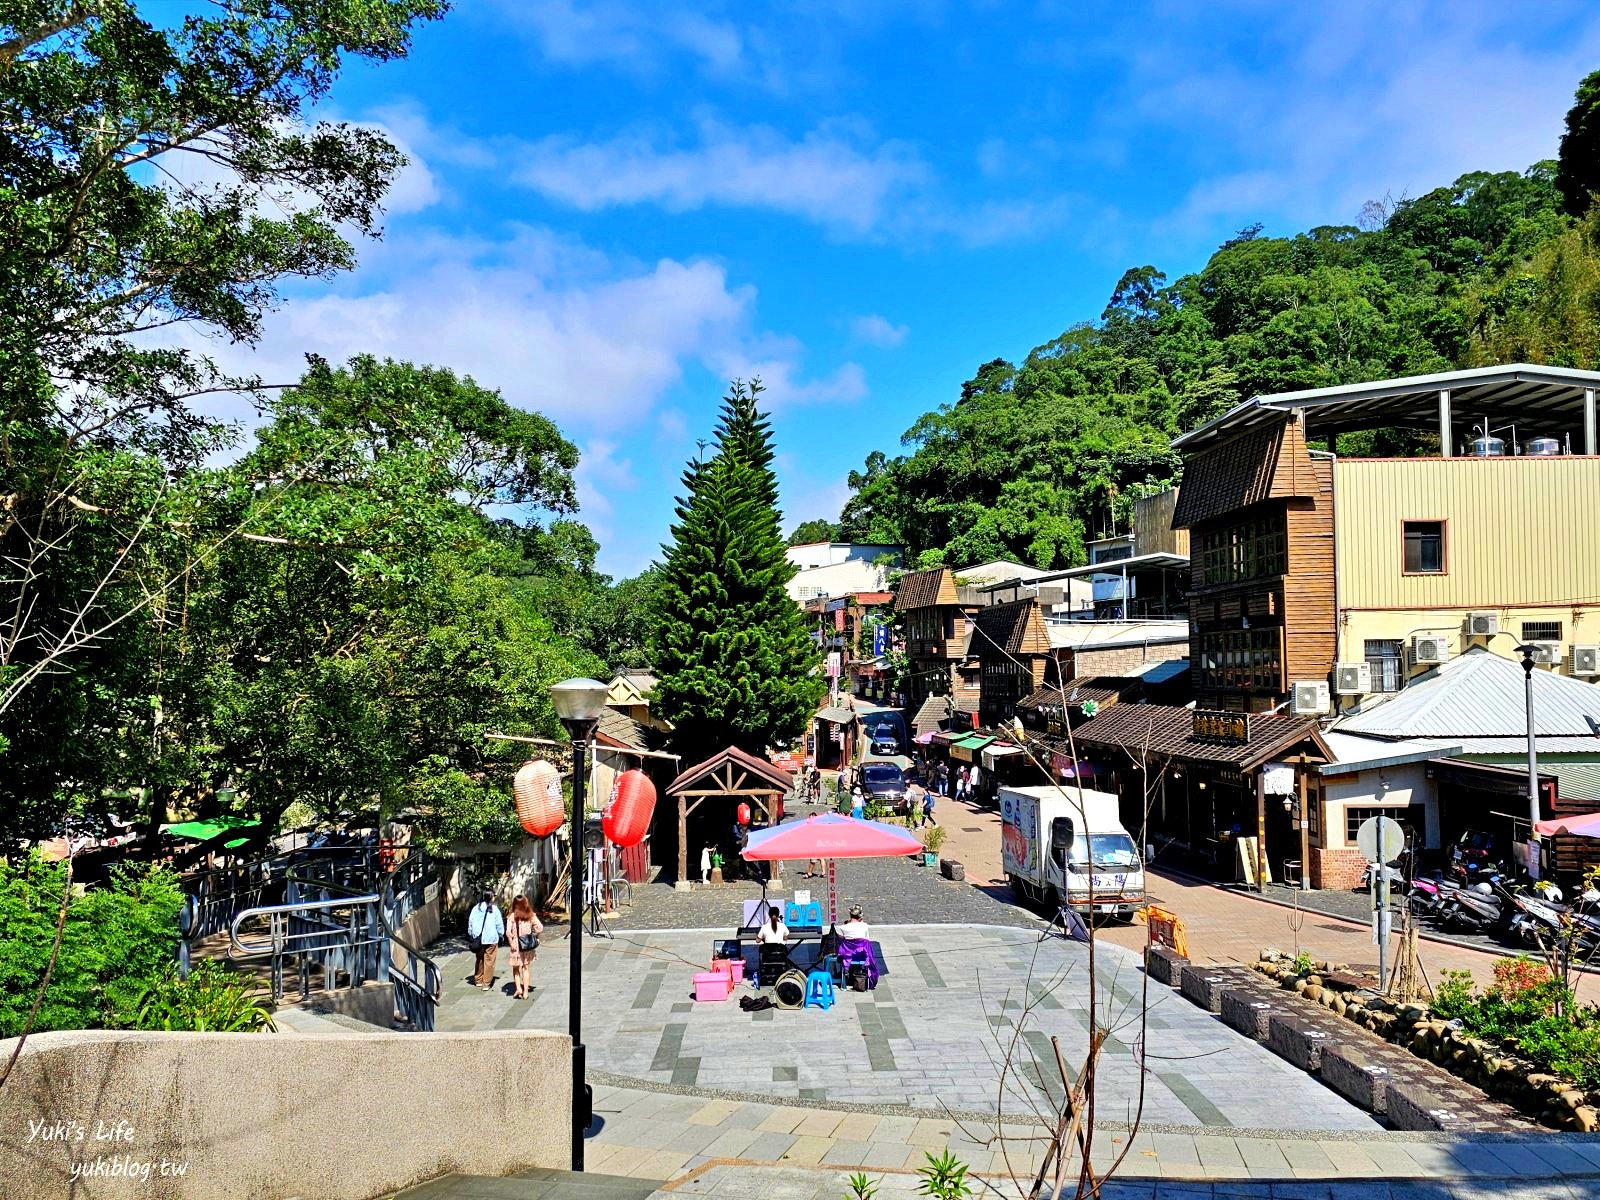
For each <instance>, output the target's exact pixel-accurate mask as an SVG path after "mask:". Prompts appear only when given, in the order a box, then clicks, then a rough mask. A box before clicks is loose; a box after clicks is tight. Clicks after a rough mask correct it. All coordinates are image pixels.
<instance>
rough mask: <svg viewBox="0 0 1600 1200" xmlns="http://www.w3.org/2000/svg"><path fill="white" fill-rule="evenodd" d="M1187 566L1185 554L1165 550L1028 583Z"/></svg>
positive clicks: (1088, 565)
mask: <svg viewBox="0 0 1600 1200" xmlns="http://www.w3.org/2000/svg"><path fill="white" fill-rule="evenodd" d="M1188 565H1189V556H1188V555H1187V554H1171V553H1169V552H1167V551H1165V550H1157V551H1154V552H1152V553H1150V554H1135V555H1133V556H1132V557H1130V558H1108V559H1106V560H1105V561H1103V562H1097V563H1089V564H1087V565H1086V566H1082V567H1069V568H1067V569H1066V570H1065V571H1051V572H1049V573H1048V574H1045V575H1040V576H1039V577H1038V578H1036V579H1030V580H1028V582H1029V583H1050V582H1051V581H1053V580H1056V579H1081V578H1084V577H1085V576H1089V575H1121V574H1122V573H1123V572H1124V571H1138V570H1148V569H1153V568H1156V567H1165V568H1167V569H1168V570H1173V571H1176V570H1182V569H1184V568H1186V567H1188ZM1001 586H1004V585H1001ZM990 590H993V589H990Z"/></svg>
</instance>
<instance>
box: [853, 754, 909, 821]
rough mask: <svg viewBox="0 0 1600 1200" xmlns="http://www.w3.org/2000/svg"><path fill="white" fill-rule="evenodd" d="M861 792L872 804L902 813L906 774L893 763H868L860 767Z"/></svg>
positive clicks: (903, 809) (904, 801) (904, 802)
mask: <svg viewBox="0 0 1600 1200" xmlns="http://www.w3.org/2000/svg"><path fill="white" fill-rule="evenodd" d="M861 790H862V791H864V792H866V794H867V799H868V800H869V801H870V802H871V803H873V804H879V805H882V806H883V807H884V808H889V809H893V810H894V811H895V812H904V811H905V807H906V774H905V772H904V771H902V770H901V769H900V768H899V767H898V766H896V765H895V764H894V763H887V762H869V763H863V764H862V767H861Z"/></svg>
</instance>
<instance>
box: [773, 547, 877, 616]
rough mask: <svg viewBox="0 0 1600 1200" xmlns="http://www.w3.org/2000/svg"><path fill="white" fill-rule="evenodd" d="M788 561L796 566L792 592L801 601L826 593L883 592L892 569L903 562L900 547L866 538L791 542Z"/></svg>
mask: <svg viewBox="0 0 1600 1200" xmlns="http://www.w3.org/2000/svg"><path fill="white" fill-rule="evenodd" d="M788 555H789V561H790V562H792V563H793V564H794V565H795V566H796V567H797V568H799V569H798V570H797V571H796V572H795V576H794V578H793V579H791V580H790V581H789V595H790V597H791V598H792V599H793V600H795V601H797V602H798V603H802V604H803V603H805V602H806V601H807V600H816V599H818V598H819V597H823V596H848V595H851V594H853V593H855V592H881V591H884V590H885V589H886V588H887V587H888V585H889V572H890V571H891V570H893V569H895V568H898V567H899V565H900V547H899V546H884V545H875V544H868V543H864V542H811V543H809V544H807V545H804V546H790V547H789V550H788Z"/></svg>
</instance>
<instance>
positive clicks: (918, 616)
mask: <svg viewBox="0 0 1600 1200" xmlns="http://www.w3.org/2000/svg"><path fill="white" fill-rule="evenodd" d="M976 611H977V606H976V605H974V604H970V603H967V602H965V601H964V600H963V597H962V595H961V589H958V588H957V587H956V580H955V574H954V573H953V572H952V571H951V570H950V569H949V568H948V567H935V568H934V569H932V570H929V571H913V572H911V573H910V574H908V575H905V576H903V577H902V578H901V580H900V589H899V592H898V593H897V595H896V596H895V612H896V613H897V614H898V615H899V616H900V619H901V621H902V622H903V625H904V630H903V632H904V636H905V644H906V661H907V665H908V667H909V668H910V678H909V679H908V680H907V681H906V686H905V700H906V710H907V712H913V713H914V712H916V711H917V709H918V708H920V707H921V705H922V702H923V701H924V700H926V699H927V698H928V697H929V696H930V695H933V696H937V695H948V696H949V697H950V698H951V700H952V702H953V703H954V705H955V707H956V708H957V709H959V710H961V711H964V712H976V711H977V709H978V701H979V697H980V685H979V679H978V664H977V660H976V659H975V658H971V657H969V655H968V654H967V642H968V638H969V635H970V633H971V622H972V618H973V614H974V613H975V612H976Z"/></svg>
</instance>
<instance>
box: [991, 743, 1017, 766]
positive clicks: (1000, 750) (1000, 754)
mask: <svg viewBox="0 0 1600 1200" xmlns="http://www.w3.org/2000/svg"><path fill="white" fill-rule="evenodd" d="M1021 753H1022V747H1021V746H1008V745H1007V744H1006V743H1004V742H996V743H995V744H994V745H992V746H985V747H984V748H983V765H984V766H986V767H992V766H994V760H995V759H997V758H1005V757H1007V756H1008V755H1012V754H1021Z"/></svg>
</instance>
